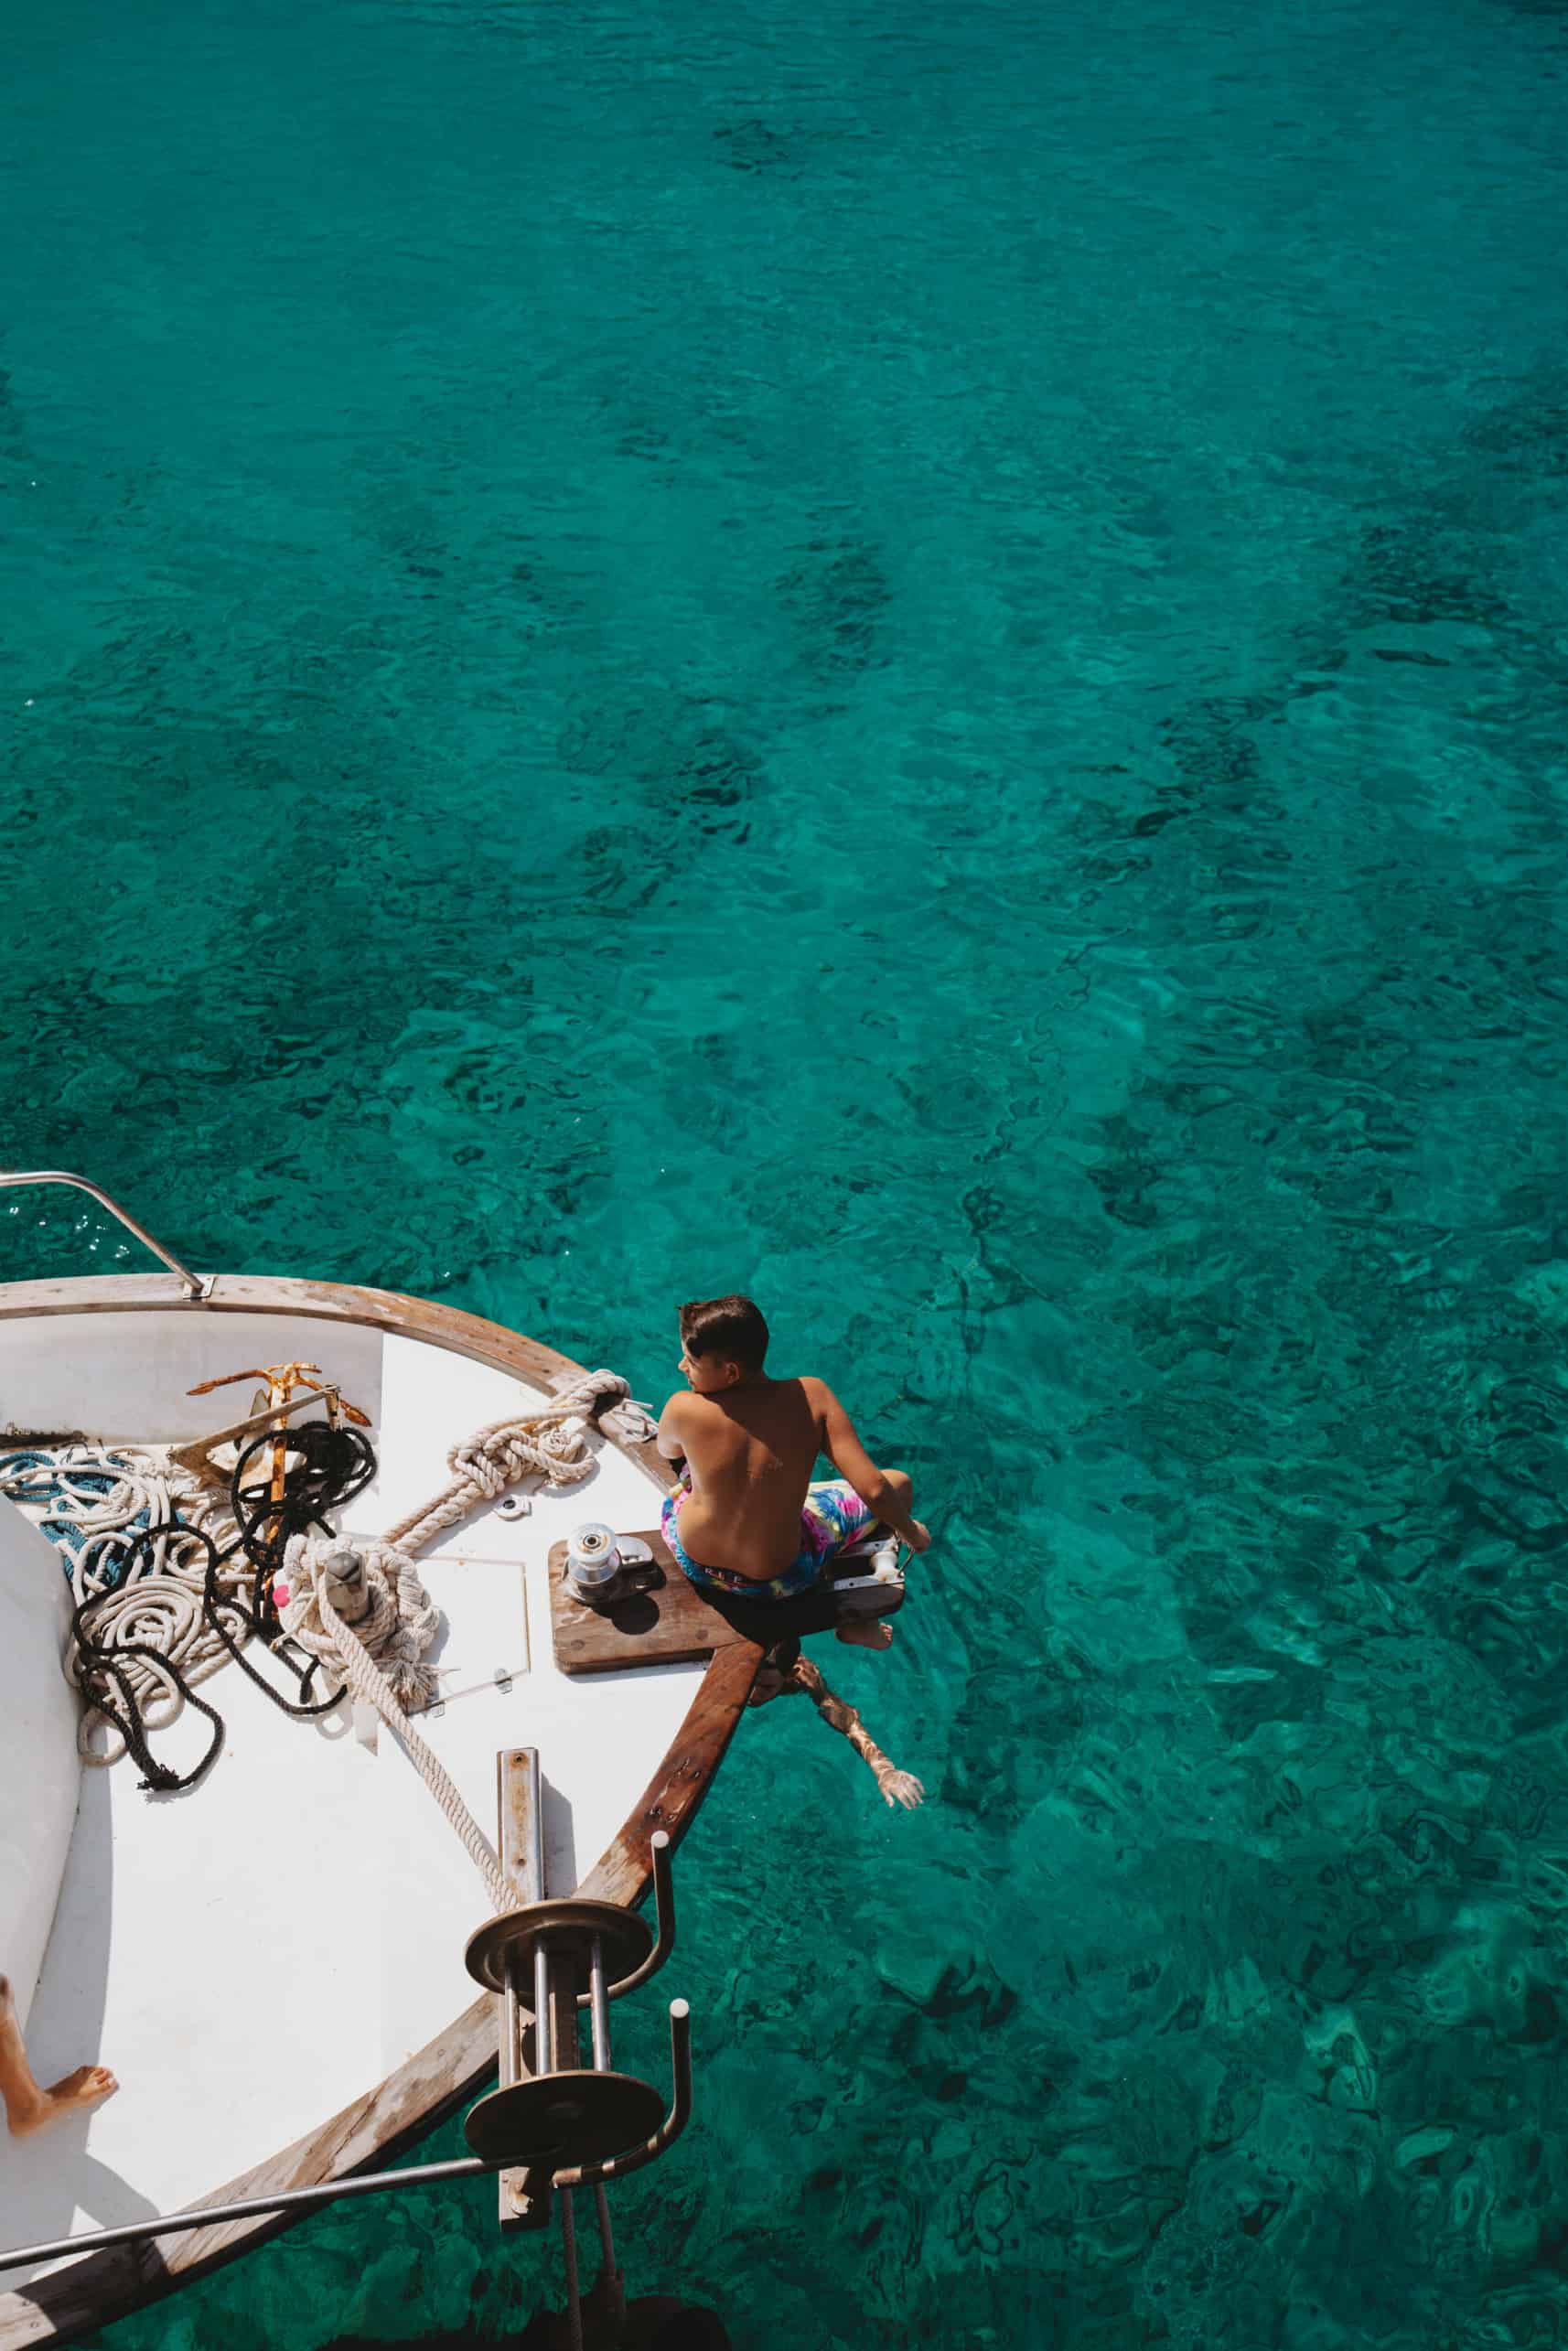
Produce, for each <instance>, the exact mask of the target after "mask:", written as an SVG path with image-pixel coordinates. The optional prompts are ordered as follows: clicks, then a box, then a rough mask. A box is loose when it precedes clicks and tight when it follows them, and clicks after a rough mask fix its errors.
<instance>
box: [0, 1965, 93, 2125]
mask: <svg viewBox="0 0 1568 2351" xmlns="http://www.w3.org/2000/svg"><path fill="white" fill-rule="evenodd" d="M119 2087H120V2085H119V2083H118V2082H117V2081H116V2080H115V2078H114V2077H113V2074H112V2073H111V2072H110V2070H109V2068H108V2067H107V2066H78V2067H77V2068H76V2070H75V2072H74V2073H69V2074H67V2075H65V2076H64V2077H63V2078H62V2079H61V2080H59V2081H58V2082H56V2083H55V2085H54V2087H53V2088H52V2089H40V2088H38V2083H37V2082H36V2081H35V2080H34V2079H33V2069H32V2067H30V2066H29V2065H28V2063H27V2047H26V2045H25V2043H24V2042H23V2039H22V2028H21V2026H20V2024H18V2023H17V2022H16V2001H15V1999H14V1998H13V1996H12V1992H11V1986H10V1982H9V1981H8V1979H7V1978H6V1977H5V1976H0V2100H3V2101H4V2103H5V2120H6V2122H7V2123H8V2124H9V2125H10V2131H11V2136H12V2138H13V2139H26V2138H27V2137H28V2136H29V2135H30V2134H31V2133H32V2132H33V2131H42V2130H43V2129H44V2127H45V2125H46V2124H47V2123H50V2122H58V2121H59V2120H60V2118H61V2117H62V2116H63V2115H67V2114H81V2113H82V2112H84V2111H85V2110H86V2109H89V2108H91V2107H94V2106H102V2103H103V2100H104V2099H106V2098H112V2097H113V2094H114V2092H115V2091H116V2090H117V2089H118V2088H119Z"/></svg>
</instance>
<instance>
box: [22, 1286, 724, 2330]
mask: <svg viewBox="0 0 1568 2351" xmlns="http://www.w3.org/2000/svg"><path fill="white" fill-rule="evenodd" d="M170 1306H177V1307H178V1308H179V1310H180V1311H181V1312H187V1313H192V1314H210V1313H223V1312H229V1313H237V1314H274V1315H307V1316H308V1315H318V1316H320V1317H321V1318H322V1319H323V1320H325V1321H338V1322H349V1323H362V1324H366V1325H368V1326H371V1327H372V1328H374V1329H378V1330H384V1331H392V1332H395V1333H397V1334H399V1335H401V1336H403V1337H410V1338H419V1339H424V1340H425V1341H426V1342H427V1343H428V1344H430V1345H432V1346H435V1347H448V1348H450V1349H451V1350H452V1352H453V1353H455V1354H458V1355H465V1356H468V1357H471V1358H473V1359H474V1360H475V1361H476V1362H479V1363H487V1364H490V1365H492V1366H493V1367H494V1368H495V1369H498V1370H501V1371H507V1372H510V1374H511V1375H512V1376H513V1377H514V1378H515V1379H522V1380H524V1381H526V1382H527V1383H528V1384H529V1385H530V1386H532V1387H537V1388H544V1389H546V1390H559V1389H561V1388H564V1387H566V1386H569V1385H570V1383H571V1382H572V1381H573V1380H574V1379H580V1378H581V1377H582V1373H583V1366H582V1365H581V1364H578V1363H575V1362H574V1361H573V1360H572V1358H570V1357H569V1356H564V1355H561V1354H559V1353H557V1351H556V1350H555V1349H554V1348H553V1347H543V1346H542V1345H541V1344H540V1343H539V1342H538V1341H537V1340H534V1339H528V1338H524V1337H521V1335H520V1334H518V1333H516V1332H513V1331H508V1330H505V1329H503V1328H502V1327H501V1326H500V1325H499V1324H496V1323H489V1322H485V1321H482V1320H481V1319H480V1318H479V1317H478V1315H466V1314H463V1313H461V1312H460V1311H459V1310H458V1309H457V1308H456V1307H450V1306H436V1305H433V1304H429V1303H428V1302H426V1301H424V1300H423V1299H416V1298H403V1297H399V1296H397V1295H396V1294H393V1293H392V1292H388V1291H381V1290H362V1289H357V1288H353V1287H350V1286H349V1285H348V1284H343V1283H321V1282H301V1281H292V1280H285V1279H282V1278H277V1279H273V1278H258V1277H252V1276H232V1275H224V1276H223V1277H222V1278H221V1279H220V1281H219V1282H218V1283H217V1284H216V1285H215V1288H214V1292H213V1294H212V1296H211V1297H210V1298H209V1299H208V1300H206V1301H205V1302H202V1303H200V1304H195V1303H191V1304H187V1303H186V1302H185V1299H184V1293H183V1292H182V1291H180V1290H179V1289H178V1288H177V1284H176V1283H174V1281H173V1278H172V1276H168V1275H166V1274H160V1273H148V1274H106V1275H96V1276H91V1277H83V1278H81V1279H77V1280H71V1281H61V1282H15V1283H4V1284H0V1318H8V1317H14V1316H25V1315H69V1314H108V1313H124V1312H126V1311H144V1310H145V1311H149V1312H151V1311H157V1312H163V1311H166V1309H167V1308H169V1307H170ZM609 1442H610V1443H611V1444H615V1445H616V1447H617V1449H618V1451H619V1452H622V1453H624V1454H626V1455H628V1456H629V1457H630V1458H631V1459H633V1460H635V1461H637V1462H639V1464H640V1465H641V1466H642V1468H643V1469H644V1470H645V1471H646V1473H647V1475H648V1476H649V1477H650V1480H651V1481H652V1483H653V1484H654V1485H655V1486H656V1487H660V1488H661V1489H663V1488H668V1487H669V1486H670V1485H671V1482H672V1473H671V1469H670V1465H669V1464H668V1463H667V1462H666V1461H664V1460H663V1459H662V1457H661V1456H660V1454H659V1452H658V1449H657V1447H656V1446H655V1445H654V1444H652V1443H651V1441H650V1442H649V1443H647V1444H626V1443H624V1442H623V1441H622V1440H621V1439H619V1438H618V1437H611V1438H610V1439H609ZM761 1659H762V1651H761V1648H760V1647H759V1646H758V1645H757V1642H756V1641H755V1640H752V1639H746V1638H742V1639H739V1640H736V1641H734V1642H733V1643H732V1644H731V1645H729V1646H728V1647H726V1648H723V1649H720V1650H717V1651H716V1652H715V1654H714V1661H713V1663H712V1664H711V1665H710V1666H709V1668H708V1670H707V1671H706V1673H704V1674H703V1678H702V1680H701V1682H700V1683H699V1684H698V1687H697V1691H696V1694H695V1696H694V1697H693V1702H692V1704H691V1706H690V1708H689V1709H688V1710H687V1713H686V1718H685V1720H684V1722H683V1723H682V1725H681V1728H680V1730H679V1731H678V1732H677V1734H676V1735H675V1738H674V1739H673V1741H672V1742H671V1745H670V1748H669V1751H668V1753H667V1754H666V1755H665V1757H664V1760H663V1762H662V1763H661V1764H660V1766H659V1768H658V1770H657V1771H656V1772H655V1773H654V1775H653V1777H652V1778H651V1779H650V1782H649V1785H648V1787H647V1788H646V1789H645V1790H644V1792H643V1795H642V1797H641V1798H640V1800H639V1803H638V1805H637V1806H636V1807H635V1809H633V1811H632V1812H631V1813H630V1814H629V1815H628V1818H627V1820H626V1821H625V1822H624V1823H623V1824H622V1826H621V1828H620V1829H619V1830H618V1831H617V1834H616V1836H615V1837H614V1838H613V1839H612V1841H611V1842H610V1844H609V1845H608V1846H607V1849H606V1851H605V1852H603V1853H602V1854H601V1855H600V1857H599V1859H598V1861H597V1863H596V1864H595V1866H594V1868H593V1869H591V1870H590V1871H589V1873H588V1874H587V1876H586V1877H585V1879H584V1880H583V1881H582V1884H581V1885H580V1886H579V1888H578V1891H579V1892H581V1893H583V1894H585V1895H594V1896H596V1898H597V1899H599V1900H600V1901H607V1902H618V1903H620V1904H621V1905H623V1906H624V1907H626V1908H628V1909H630V1908H634V1907H635V1906H636V1905H637V1904H638V1903H639V1902H640V1901H641V1900H642V1898H643V1896H644V1895H646V1893H647V1892H648V1889H649V1886H650V1883H651V1877H652V1866H651V1863H650V1857H649V1848H650V1839H651V1837H652V1835H653V1831H654V1830H656V1829H665V1830H668V1831H669V1833H670V1836H671V1840H672V1841H673V1842H675V1843H677V1844H678V1843H679V1842H680V1841H681V1839H682V1836H683V1835H684V1834H685V1831H686V1830H687V1829H688V1828H689V1826H690V1825H691V1822H692V1821H693V1819H694V1818H695V1817H696V1814H697V1811H698V1809H699V1807H700V1806H701V1803H702V1800H703V1797H704V1795H705V1794H706V1792H707V1789H708V1786H709V1784H710V1782H711V1780H712V1778H713V1776H714V1772H715V1771H716V1770H717V1769H718V1766H719V1765H720V1763H721V1762H722V1761H723V1759H724V1755H725V1750H726V1748H727V1747H728V1745H729V1743H730V1740H731V1739H732V1737H733V1736H734V1734H735V1731H736V1725H737V1724H738V1723H739V1721H740V1717H741V1714H742V1712H744V1711H745V1707H746V1699H747V1697H748V1695H749V1693H750V1690H751V1685H752V1682H753V1681H754V1680H755V1679H756V1675H757V1667H758V1665H759V1664H760V1663H761ZM495 2067H496V2015H495V2002H494V1999H493V1997H492V1996H491V1995H490V1994H489V1993H481V1994H480V1996H479V1997H478V1999H477V2000H475V2001H474V2002H471V2004H470V2005H469V2006H468V2007H467V2008H466V2009H465V2010H464V2011H463V2013H462V2014H461V2015H460V2016H458V2017H456V2019H455V2020H454V2021H453V2023H452V2024H449V2025H448V2026H447V2028H446V2031H445V2032H444V2033H441V2034H437V2035H436V2037H435V2040H433V2041H430V2042H427V2043H426V2044H425V2045H424V2048H423V2049H420V2050H418V2051H417V2052H416V2053H415V2055H414V2056H412V2057H410V2058H409V2059H408V2060H407V2062H406V2063H405V2064H403V2065H402V2066H400V2067H398V2068H397V2069H396V2071H395V2072H393V2073H391V2074H389V2075H388V2076H387V2077H386V2078H385V2079H384V2080H383V2081H381V2082H378V2083H377V2084H376V2085H375V2087H374V2088H371V2089H369V2090H367V2091H365V2092H364V2093H363V2094H362V2095H361V2096H360V2098H357V2099H354V2100H352V2101H351V2102H350V2104H349V2105H348V2106H346V2107H344V2108H342V2109H340V2110H339V2111H338V2113H337V2114H335V2115H333V2116H331V2117H330V2118H329V2119H328V2120H327V2121H325V2122H323V2123H322V2124H321V2125H320V2126H319V2127H318V2128H317V2130H315V2131H309V2132H307V2133H306V2135H305V2136H304V2137H303V2138H300V2139H296V2140H295V2142H293V2144H292V2145H290V2146H288V2147H285V2148H284V2149H283V2150H281V2151H280V2152H279V2153H277V2154H275V2155H273V2156H269V2157H268V2158H267V2160H266V2161H265V2162H264V2163H258V2164H256V2165H254V2166H253V2167H252V2169H251V2170H250V2171H248V2172H245V2173H243V2174H241V2175H240V2176H239V2177H238V2178H236V2179H232V2180H229V2181H227V2182H224V2183H220V2184H218V2185H214V2186H213V2188H212V2189H211V2190H210V2191H209V2194H208V2195H204V2196H202V2197H201V2198H200V2199H199V2201H200V2202H202V2203H204V2204H207V2203H210V2204H221V2203H224V2202H228V2201H233V2200H237V2199H239V2198H241V2197H244V2196H252V2195H265V2194H266V2193H267V2192H268V2191H269V2190H270V2189H274V2188H290V2187H306V2186H314V2185H317V2183H318V2182H321V2181H323V2180H328V2179H338V2178H345V2177H347V2176H348V2175H349V2174H352V2173H355V2172H366V2171H373V2170H379V2169H380V2168H381V2167H382V2166H383V2165H385V2164H386V2163H389V2162H390V2161H392V2159H393V2158H394V2157H395V2156H397V2155H398V2154H400V2153H402V2152H403V2151H404V2150H405V2149H407V2148H409V2147H411V2146H413V2145H415V2144H416V2143H417V2142H418V2141H419V2140H421V2139H422V2138H424V2136H425V2134H426V2133H427V2132H428V2131H431V2130H432V2129H434V2127H435V2124H436V2123H438V2122H440V2121H442V2120H444V2119H445V2118H446V2116H447V2115H449V2114H451V2113H453V2112H455V2111H456V2109H458V2108H459V2107H460V2106H462V2105H464V2104H466V2103H467V2100H468V2099H470V2098H471V2097H472V2096H473V2095H474V2094H475V2093H476V2092H477V2091H478V2089H479V2088H481V2086H482V2085H483V2083H484V2082H485V2081H486V2080H487V2078H488V2077H489V2076H490V2075H491V2074H493V2073H494V2071H495ZM288 2226H289V2222H288V2221H287V2220H286V2219H283V2218H280V2217H258V2218H256V2219H253V2220H239V2221H231V2222H229V2223H228V2224H226V2225H224V2226H221V2227H219V2228H205V2229H193V2230H191V2231H190V2232H189V2233H188V2235H185V2236H181V2237H174V2238H165V2239H164V2240H163V2242H162V2244H161V2245H159V2244H157V2243H156V2242H149V2243H147V2244H145V2245H139V2246H132V2247H119V2248H116V2249H113V2251H110V2252H106V2253H95V2254H90V2255H88V2256H87V2257H85V2258H84V2259H82V2260H75V2261H71V2262H70V2263H68V2264H66V2265H65V2266H63V2267H62V2268H60V2269H59V2270H53V2271H51V2272H50V2273H49V2275H48V2276H47V2277H43V2278H39V2279H38V2280H37V2281H34V2282H33V2283H31V2284H29V2285H27V2286H23V2287H20V2288H13V2289H11V2290H9V2291H5V2290H4V2289H3V2287H0V2351H27V2346H33V2345H36V2344H47V2343H60V2342H70V2341H72V2340H73V2339H75V2338H76V2337H78V2336H81V2335H90V2334H93V2333H95V2332H96V2331H97V2330H98V2329H100V2328H101V2327H103V2326H106V2325H108V2324H110V2323H111V2322H112V2321H113V2320H114V2319H117V2318H123V2317H124V2316H125V2314H126V2313H128V2312H130V2311H133V2310H137V2309H140V2308H142V2307H143V2306H144V2305H145V2304H146V2303H152V2302H156V2301H158V2300H160V2299H161V2298H162V2297H163V2296H164V2295H166V2294H168V2293H170V2292H174V2290H175V2289H176V2288H177V2287H178V2286H181V2285H183V2284H185V2283H187V2282H188V2281H190V2280H192V2279H194V2278H197V2277H200V2276H202V2275H203V2274H205V2273H206V2272H207V2271H208V2270H213V2269H216V2268H218V2267H219V2266H220V2264H221V2263H223V2262H225V2261H228V2260H233V2258H234V2257H235V2256H236V2255H237V2254H239V2253H242V2252H246V2251H248V2250H249V2249H251V2248H252V2247H253V2246H256V2245H259V2244H261V2243H263V2241H264V2240H265V2239H266V2238H270V2237H275V2236H278V2235H280V2234H281V2233H282V2231H283V2230H284V2229H285V2228H287V2227H288Z"/></svg>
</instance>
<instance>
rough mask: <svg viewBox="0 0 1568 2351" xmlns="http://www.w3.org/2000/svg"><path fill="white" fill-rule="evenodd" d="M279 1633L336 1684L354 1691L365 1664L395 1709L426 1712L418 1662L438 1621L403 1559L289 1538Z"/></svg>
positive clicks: (425, 1668) (427, 1689)
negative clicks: (384, 1685)
mask: <svg viewBox="0 0 1568 2351" xmlns="http://www.w3.org/2000/svg"><path fill="white" fill-rule="evenodd" d="M284 1581H285V1582H286V1583H287V1585H288V1598H287V1600H286V1601H285V1604H284V1606H283V1609H282V1611H281V1614H282V1618H283V1626H284V1630H285V1632H286V1633H287V1635H288V1637H289V1638H290V1639H291V1640H294V1641H297V1642H298V1644H299V1646H300V1648H302V1649H305V1650H306V1651H307V1652H308V1654H309V1655H310V1656H311V1657H317V1658H320V1659H321V1660H322V1662H323V1664H325V1665H326V1666H328V1668H329V1669H331V1670H332V1672H333V1673H334V1674H335V1675H336V1676H337V1679H338V1680H339V1681H340V1682H346V1683H347V1684H348V1685H349V1688H350V1689H355V1687H356V1671H355V1669H357V1668H358V1667H360V1663H361V1660H363V1662H364V1663H367V1664H370V1665H371V1666H379V1667H380V1669H381V1674H382V1675H383V1676H384V1678H385V1680H387V1682H388V1683H389V1684H390V1685H391V1687H392V1691H393V1693H394V1694H395V1696H396V1698H397V1702H398V1703H399V1705H400V1706H402V1707H403V1708H404V1709H405V1710H406V1709H408V1708H411V1707H413V1708H418V1707H421V1706H426V1705H428V1704H429V1702H430V1701H431V1700H432V1699H433V1698H434V1697H435V1692H436V1687H437V1682H436V1674H435V1667H434V1666H429V1665H425V1664H424V1662H423V1659H424V1651H425V1650H426V1649H427V1648H429V1647H430V1644H431V1642H432V1641H433V1640H434V1639H435V1635H436V1631H437V1628H438V1627H439V1626H440V1623H441V1616H440V1612H439V1611H438V1609H437V1608H436V1607H435V1603H434V1602H433V1601H432V1599H431V1597H430V1594H428V1592H426V1590H425V1588H424V1584H423V1583H421V1582H420V1579H419V1572H418V1570H417V1569H416V1568H415V1566H414V1564H413V1561H412V1560H411V1559H410V1558H409V1556H408V1554H407V1553H406V1551H396V1550H394V1549H393V1548H392V1545H391V1544H389V1543H375V1542H360V1543H358V1544H353V1545H350V1544H348V1543H345V1542H343V1541H342V1540H340V1539H339V1538H338V1537H337V1536H329V1537H327V1538H325V1539H323V1538H322V1537H319V1536H315V1535H295V1536H293V1537H291V1539H290V1540H289V1543H288V1546H287V1549H286V1550H285V1552H284ZM363 1694H364V1692H363V1691H358V1690H356V1695H361V1696H362V1695H363Z"/></svg>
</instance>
